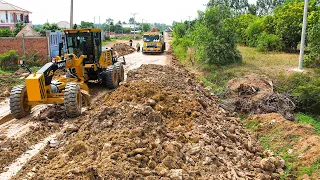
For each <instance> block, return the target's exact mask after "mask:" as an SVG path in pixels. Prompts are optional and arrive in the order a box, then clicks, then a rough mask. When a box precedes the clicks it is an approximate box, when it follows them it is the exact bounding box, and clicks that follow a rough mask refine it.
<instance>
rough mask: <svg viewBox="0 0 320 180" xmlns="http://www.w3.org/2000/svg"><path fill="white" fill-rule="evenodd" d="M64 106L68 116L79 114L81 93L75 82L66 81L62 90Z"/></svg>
mask: <svg viewBox="0 0 320 180" xmlns="http://www.w3.org/2000/svg"><path fill="white" fill-rule="evenodd" d="M64 106H65V108H66V114H67V116H68V117H71V118H74V117H77V116H80V115H81V108H82V95H81V90H80V86H79V84H77V83H68V84H67V85H66V88H65V91H64Z"/></svg>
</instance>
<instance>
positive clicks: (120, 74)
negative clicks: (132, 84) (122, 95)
mask: <svg viewBox="0 0 320 180" xmlns="http://www.w3.org/2000/svg"><path fill="white" fill-rule="evenodd" d="M114 66H115V67H116V68H117V71H118V81H119V83H120V82H123V81H124V68H123V65H122V63H121V62H116V63H115V64H114Z"/></svg>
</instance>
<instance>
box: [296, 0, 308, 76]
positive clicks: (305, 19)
mask: <svg viewBox="0 0 320 180" xmlns="http://www.w3.org/2000/svg"><path fill="white" fill-rule="evenodd" d="M307 16H308V0H304V12H303V24H302V33H301V44H300V56H299V67H298V71H302V65H303V54H304V42H305V39H306V28H307Z"/></svg>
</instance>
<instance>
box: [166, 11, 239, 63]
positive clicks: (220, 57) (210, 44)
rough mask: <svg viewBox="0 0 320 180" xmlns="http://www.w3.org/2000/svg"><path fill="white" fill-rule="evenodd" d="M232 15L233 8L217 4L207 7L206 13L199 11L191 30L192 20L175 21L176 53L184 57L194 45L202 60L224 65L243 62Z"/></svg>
mask: <svg viewBox="0 0 320 180" xmlns="http://www.w3.org/2000/svg"><path fill="white" fill-rule="evenodd" d="M232 17H233V13H232V11H231V10H230V8H228V7H227V6H224V5H216V6H213V7H209V8H207V9H206V11H205V12H199V18H198V19H199V20H198V21H194V22H192V23H191V24H190V26H191V28H190V29H189V28H188V22H185V23H175V25H174V29H173V37H174V39H173V42H172V44H173V47H174V53H175V54H176V55H177V56H178V58H181V59H183V58H185V57H187V56H188V53H187V52H188V49H189V48H190V47H192V48H193V49H194V50H195V53H194V55H195V57H196V59H197V60H198V62H199V63H203V64H215V65H218V66H222V65H227V64H232V63H235V62H241V60H242V57H241V55H240V52H239V51H238V50H237V49H236V31H235V29H234V28H233V24H234V19H233V18H232ZM190 52H191V51H190ZM191 59H193V58H191ZM192 64H194V62H192Z"/></svg>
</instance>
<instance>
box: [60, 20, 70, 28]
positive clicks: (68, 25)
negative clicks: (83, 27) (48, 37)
mask: <svg viewBox="0 0 320 180" xmlns="http://www.w3.org/2000/svg"><path fill="white" fill-rule="evenodd" d="M57 25H58V27H59V28H61V29H69V28H70V23H69V22H67V21H60V22H58V23H57Z"/></svg>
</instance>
